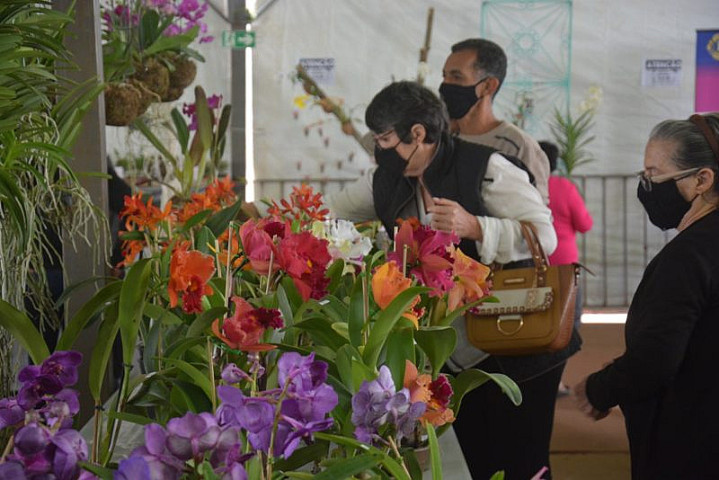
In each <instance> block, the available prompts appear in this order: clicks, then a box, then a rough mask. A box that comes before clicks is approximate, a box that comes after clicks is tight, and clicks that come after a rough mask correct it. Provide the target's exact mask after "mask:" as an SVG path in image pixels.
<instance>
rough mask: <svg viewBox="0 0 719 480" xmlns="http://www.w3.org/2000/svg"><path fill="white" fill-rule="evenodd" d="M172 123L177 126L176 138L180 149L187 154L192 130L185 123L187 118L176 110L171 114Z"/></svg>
mask: <svg viewBox="0 0 719 480" xmlns="http://www.w3.org/2000/svg"><path fill="white" fill-rule="evenodd" d="M170 116H171V117H172V123H173V124H174V125H175V136H176V137H177V141H178V142H179V143H180V149H181V151H182V153H183V154H185V153H187V143H188V142H189V141H190V130H189V128H188V127H187V123H186V122H185V117H183V116H182V114H181V113H180V111H179V110H178V109H176V108H173V109H172V112H170Z"/></svg>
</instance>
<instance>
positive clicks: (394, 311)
mask: <svg viewBox="0 0 719 480" xmlns="http://www.w3.org/2000/svg"><path fill="white" fill-rule="evenodd" d="M429 290H430V289H429V288H427V287H411V288H408V289H407V290H405V291H404V292H402V293H400V294H399V295H397V297H396V298H395V299H394V300H392V303H390V304H389V305H388V306H387V308H386V309H385V310H383V311H382V312H381V313H380V314H379V317H378V318H377V320H376V321H375V323H374V325H373V326H372V331H371V332H370V335H369V339H368V340H367V345H366V346H365V349H364V352H363V358H364V361H365V364H366V365H369V366H372V367H374V368H376V367H377V360H378V359H379V354H380V351H381V350H382V347H384V344H385V342H386V341H387V336H388V335H389V332H390V331H391V330H392V328H394V326H395V324H396V323H397V321H398V320H399V319H400V317H401V316H402V314H403V313H404V312H405V311H406V310H407V309H408V308H409V307H410V305H412V302H413V301H414V298H415V297H416V296H417V295H419V294H422V293H425V292H429Z"/></svg>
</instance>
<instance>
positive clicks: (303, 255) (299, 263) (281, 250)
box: [277, 232, 332, 300]
mask: <svg viewBox="0 0 719 480" xmlns="http://www.w3.org/2000/svg"><path fill="white" fill-rule="evenodd" d="M327 246H328V242H327V240H324V239H319V238H317V237H315V236H314V235H312V234H311V233H310V232H300V233H293V234H290V235H288V236H287V237H285V238H283V239H282V240H281V241H280V243H279V245H278V248H277V250H278V254H277V261H278V265H279V266H280V268H282V270H284V271H286V272H287V274H288V275H289V276H290V277H291V278H292V281H293V282H294V284H295V286H296V287H297V290H298V291H299V292H300V295H302V298H303V300H307V299H309V298H310V297H311V298H315V299H318V300H319V299H320V298H322V297H323V296H324V295H325V294H326V293H327V285H329V278H327V277H326V276H325V273H326V271H327V264H328V263H329V262H330V261H331V260H332V257H331V255H330V253H329V250H328V248H327Z"/></svg>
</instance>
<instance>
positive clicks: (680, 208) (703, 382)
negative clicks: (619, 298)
mask: <svg viewBox="0 0 719 480" xmlns="http://www.w3.org/2000/svg"><path fill="white" fill-rule="evenodd" d="M718 171H719V113H711V114H707V115H692V116H691V117H689V119H687V120H667V121H664V122H661V123H660V124H659V125H657V126H656V127H655V128H654V130H653V131H652V133H651V135H650V138H649V142H648V143H647V147H646V150H645V154H644V170H643V171H642V172H641V173H640V178H639V185H638V192H637V193H638V197H639V200H640V201H641V203H642V204H643V205H644V208H645V210H646V211H647V214H648V215H649V219H650V221H651V222H652V223H654V224H655V225H656V226H658V227H659V228H661V229H664V230H666V229H669V228H676V229H677V230H678V231H679V234H678V235H677V236H676V237H675V238H674V239H672V240H671V241H670V242H669V243H668V244H667V245H666V246H665V247H664V248H663V249H662V250H661V251H660V252H659V253H658V254H657V256H656V257H654V259H653V260H652V261H651V262H650V263H649V265H648V266H647V268H646V270H645V272H644V277H643V278H642V281H641V283H640V284H639V287H638V288H637V291H636V293H635V294H634V298H633V300H632V304H631V306H630V307H629V313H628V315H627V323H626V333H625V337H626V351H625V352H624V354H623V355H622V356H620V357H619V358H617V359H616V360H614V361H613V362H612V363H611V364H609V365H608V366H606V367H605V368H604V369H602V370H600V371H598V372H596V373H594V374H592V375H590V376H589V377H587V378H586V379H585V380H583V381H582V382H581V383H580V384H579V385H577V386H576V387H575V389H574V390H575V395H576V399H577V402H578V405H579V407H580V408H581V409H582V410H583V411H584V412H585V413H587V414H588V415H589V416H591V417H593V418H595V419H597V420H599V419H601V418H603V417H605V416H606V415H607V414H608V413H609V411H610V410H611V409H612V408H613V407H615V406H617V405H618V406H619V407H620V408H621V409H622V412H623V413H624V415H625V417H626V427H627V435H628V437H629V446H630V453H631V461H632V478H633V479H652V480H656V479H670V478H671V479H676V478H691V479H708V478H717V476H719V408H717V405H716V403H717V399H719V382H717V381H716V375H717V368H718V367H719V356H718V354H717V352H718V351H719V350H717V341H719V248H718V247H717V245H718V244H719V212H718V211H717V206H718V205H719V181H718V180H717V175H718V174H717V172H718Z"/></svg>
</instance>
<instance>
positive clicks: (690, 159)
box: [649, 112, 719, 192]
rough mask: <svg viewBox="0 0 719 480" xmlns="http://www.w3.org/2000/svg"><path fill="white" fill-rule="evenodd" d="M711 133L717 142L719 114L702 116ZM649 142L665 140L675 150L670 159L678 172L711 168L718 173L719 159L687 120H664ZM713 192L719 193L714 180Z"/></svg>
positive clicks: (653, 132)
mask: <svg viewBox="0 0 719 480" xmlns="http://www.w3.org/2000/svg"><path fill="white" fill-rule="evenodd" d="M704 120H706V123H707V125H708V126H709V129H710V130H711V132H712V133H713V134H714V135H715V137H716V138H717V140H719V112H714V113H707V114H706V115H704ZM649 140H666V141H669V142H672V143H674V145H676V148H675V149H674V153H673V155H672V157H671V160H672V162H673V163H674V165H676V166H677V168H678V169H679V170H686V169H690V168H711V169H712V170H714V171H715V172H717V171H719V158H717V155H716V154H715V153H714V151H713V150H712V148H711V146H710V145H709V141H708V140H707V138H706V137H705V136H704V133H702V131H701V130H700V129H699V127H698V126H697V125H696V124H694V123H693V122H691V121H689V120H664V121H663V122H661V123H659V124H658V125H657V126H656V127H654V129H653V130H652V133H651V134H650V135H649ZM714 190H715V191H717V192H719V182H717V181H716V180H715V183H714Z"/></svg>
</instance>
